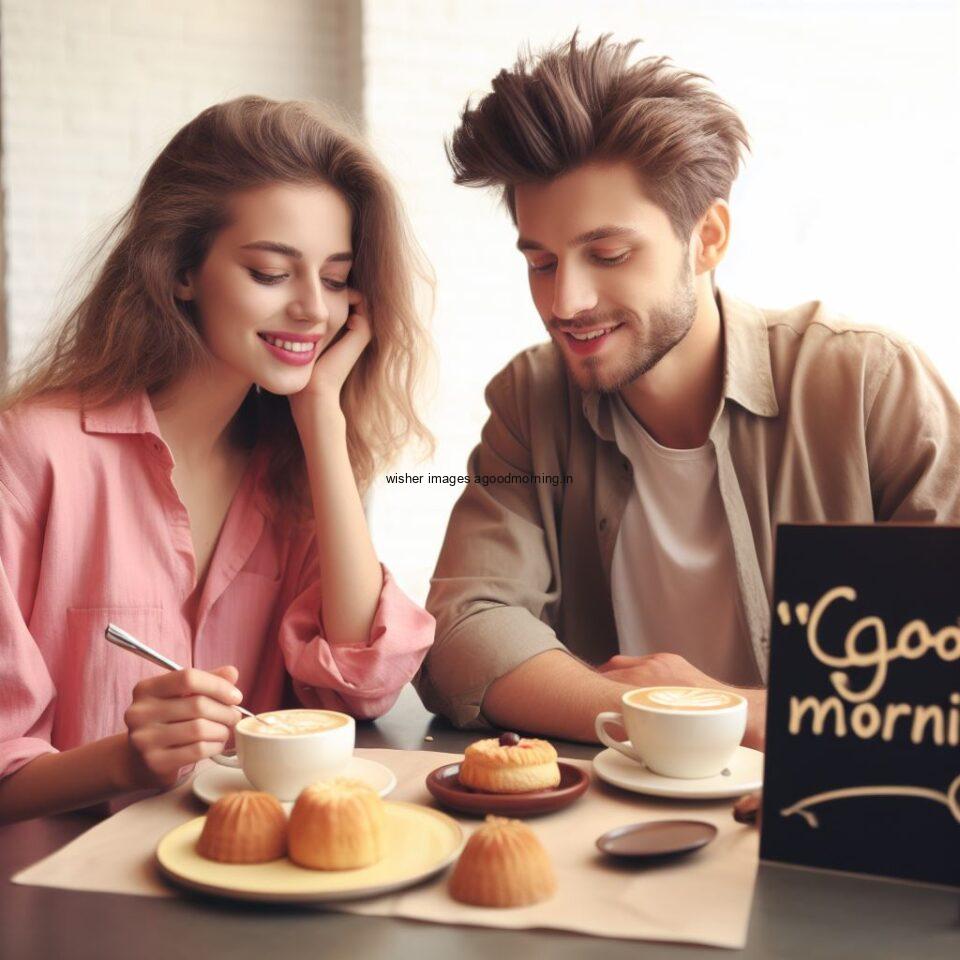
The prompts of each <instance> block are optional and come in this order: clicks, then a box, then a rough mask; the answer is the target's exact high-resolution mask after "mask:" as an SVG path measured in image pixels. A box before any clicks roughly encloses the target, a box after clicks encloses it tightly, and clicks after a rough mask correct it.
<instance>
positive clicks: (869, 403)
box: [414, 294, 960, 726]
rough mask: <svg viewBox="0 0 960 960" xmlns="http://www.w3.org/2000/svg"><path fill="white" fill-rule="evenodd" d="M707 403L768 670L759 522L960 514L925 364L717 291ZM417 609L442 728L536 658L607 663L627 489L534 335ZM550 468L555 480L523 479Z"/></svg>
mask: <svg viewBox="0 0 960 960" xmlns="http://www.w3.org/2000/svg"><path fill="white" fill-rule="evenodd" d="M719 303H720V312H721V317H722V321H723V326H724V345H725V375H724V388H723V399H722V402H721V406H720V410H719V412H718V415H717V418H716V420H715V421H714V424H713V427H712V429H711V431H710V439H709V442H711V443H713V444H714V446H715V447H716V453H717V463H718V478H719V484H720V494H721V497H722V499H723V505H724V509H725V511H726V514H727V519H728V521H729V523H730V530H731V533H732V536H733V544H734V555H735V559H736V565H737V580H738V583H739V587H740V593H741V598H742V605H743V613H744V619H745V622H746V625H747V629H748V630H749V634H750V636H749V639H750V643H751V647H752V650H753V654H754V656H755V658H756V662H757V667H758V669H759V671H760V674H761V676H764V677H765V676H766V675H767V659H768V652H769V642H770V605H771V599H772V595H773V546H774V534H775V531H776V527H777V524H778V523H786V522H802V521H810V522H833V521H847V522H856V523H870V522H873V521H874V520H884V521H886V520H898V521H938V522H950V523H957V522H960V407H958V404H957V401H956V400H955V399H954V397H953V396H952V395H951V393H950V391H949V389H948V388H947V387H946V385H945V384H944V382H943V380H942V379H941V378H940V376H939V375H938V374H937V372H936V370H935V369H934V368H933V366H932V364H931V363H930V361H929V360H928V359H927V358H926V357H925V356H923V355H922V354H921V353H920V352H919V351H918V350H917V349H916V348H915V347H913V346H911V345H910V344H909V343H907V342H906V341H904V340H902V339H901V338H899V337H897V336H895V335H893V334H891V333H889V332H887V331H884V330H881V329H877V328H872V327H864V326H858V325H854V324H852V323H849V322H847V321H846V320H843V319H841V318H837V317H835V316H831V315H830V314H828V313H827V312H826V311H825V310H824V309H823V307H822V306H821V305H820V304H819V303H808V304H804V305H802V306H799V307H796V308H794V309H791V310H782V311H774V310H760V309H758V308H756V307H752V306H749V305H748V304H746V303H742V302H738V301H736V300H734V299H732V298H730V297H727V296H725V295H723V294H720V295H719ZM486 399H487V404H488V406H489V408H490V418H489V419H488V420H487V423H486V424H485V426H484V428H483V433H482V436H481V440H480V444H479V445H478V446H477V447H476V448H475V449H474V451H473V453H472V454H471V456H470V461H469V470H468V473H469V474H470V476H471V478H476V477H477V476H486V477H490V476H493V477H495V478H497V482H492V483H488V484H482V483H476V482H471V483H470V484H469V485H468V486H467V488H466V490H465V491H464V493H463V494H462V496H461V497H460V499H459V500H458V501H457V504H456V506H455V507H454V510H453V513H452V515H451V517H450V523H449V526H448V528H447V534H446V538H445V540H444V544H443V549H442V551H441V553H440V559H439V561H438V563H437V569H436V571H435V574H434V578H433V581H432V587H431V590H430V595H429V597H428V598H427V609H428V610H429V611H430V612H431V613H432V614H433V615H434V616H435V617H436V619H437V634H436V641H435V642H434V645H433V647H432V649H431V651H430V653H429V654H428V656H427V659H426V661H425V663H424V665H423V667H422V668H421V670H420V673H419V674H418V675H417V677H416V679H415V680H414V683H415V684H416V686H417V689H418V690H419V692H420V695H421V697H422V698H423V701H424V703H425V704H426V706H427V707H428V708H429V709H430V710H433V711H435V712H437V713H441V714H444V715H445V716H447V717H449V718H450V719H451V720H452V721H453V722H454V723H456V724H457V725H459V726H485V725H486V721H485V720H484V718H483V716H482V714H481V712H480V708H481V704H482V702H483V697H484V694H485V693H486V690H487V688H488V687H489V686H490V684H491V683H493V681H494V680H496V679H497V678H498V677H501V676H503V675H504V674H506V673H509V672H510V671H511V670H513V669H514V668H515V667H517V666H519V665H520V664H521V663H523V662H524V661H525V660H527V659H529V658H530V657H533V656H535V655H536V654H539V653H542V652H543V651H545V650H551V649H561V650H563V649H567V650H569V651H571V652H572V653H574V654H575V655H577V656H578V657H580V658H582V659H583V660H585V661H587V662H590V663H600V662H602V661H604V660H606V659H608V658H609V657H611V656H612V655H614V654H615V653H617V652H618V649H619V648H618V643H617V633H616V627H615V625H614V618H613V604H612V601H611V597H610V565H611V562H612V558H613V549H614V545H615V543H616V540H617V531H618V530H619V527H620V519H621V517H622V515H623V510H624V507H625V505H626V502H627V498H628V497H629V495H630V492H631V490H632V487H633V477H632V472H631V471H632V467H631V465H630V463H629V461H628V460H627V458H626V457H625V456H624V455H623V454H622V453H620V451H619V449H618V448H617V446H616V443H615V442H614V433H613V428H612V424H611V415H610V409H609V403H608V399H607V398H606V397H605V396H603V395H602V394H598V393H587V394H584V393H583V392H581V391H580V390H579V388H578V387H577V386H576V385H575V384H574V383H573V382H572V381H571V380H570V379H569V378H568V376H567V374H566V369H565V366H564V363H563V359H562V357H561V355H560V353H559V350H558V349H557V348H556V347H555V346H554V345H553V343H552V342H551V343H547V344H542V345H540V346H536V347H533V348H531V349H529V350H526V351H524V352H523V353H521V354H519V355H518V356H517V357H515V358H514V359H513V360H512V361H511V362H510V364H509V365H508V366H507V367H506V368H505V369H504V370H502V371H501V372H500V373H499V374H497V376H496V377H494V378H493V380H492V381H491V382H490V384H489V385H488V387H487V391H486ZM551 476H555V477H561V476H566V477H567V478H568V481H569V482H567V483H565V484H562V483H558V484H557V485H553V484H552V483H551V482H539V483H531V482H525V481H528V480H530V479H531V478H532V477H539V478H540V480H541V481H544V480H547V481H548V480H549V478H550V477H551Z"/></svg>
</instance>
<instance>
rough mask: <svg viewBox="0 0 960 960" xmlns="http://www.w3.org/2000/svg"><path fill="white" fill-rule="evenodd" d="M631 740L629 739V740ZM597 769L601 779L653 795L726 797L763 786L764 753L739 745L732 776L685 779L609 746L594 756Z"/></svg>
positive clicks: (678, 798)
mask: <svg viewBox="0 0 960 960" xmlns="http://www.w3.org/2000/svg"><path fill="white" fill-rule="evenodd" d="M627 742H628V743H629V742H630V741H629V740H628V741H627ZM593 769H594V770H595V771H596V774H597V776H598V777H599V778H600V779H601V780H606V781H607V783H612V784H613V785H614V786H615V787H622V788H623V789H624V790H632V791H633V792H634V793H646V794H649V795H650V796H652V797H672V798H674V799H677V800H722V799H726V798H728V797H742V796H743V795H744V794H745V793H752V792H753V791H754V790H759V789H760V787H761V786H763V754H762V753H761V752H760V751H759V750H751V749H750V748H749V747H737V752H736V753H735V754H734V755H733V759H732V760H731V761H730V763H729V765H728V766H727V771H729V773H728V775H726V776H725V775H724V774H718V775H717V776H715V777H704V778H702V779H697V780H683V779H680V778H678V777H661V776H660V775H659V774H657V773H651V772H650V771H649V770H648V769H647V768H646V767H644V766H641V765H640V764H639V763H636V762H635V761H633V760H629V759H628V758H627V757H625V756H624V755H623V754H622V753H618V752H617V751H616V750H613V749H612V748H607V749H606V750H603V751H602V752H600V753H598V754H597V755H596V756H595V757H594V758H593Z"/></svg>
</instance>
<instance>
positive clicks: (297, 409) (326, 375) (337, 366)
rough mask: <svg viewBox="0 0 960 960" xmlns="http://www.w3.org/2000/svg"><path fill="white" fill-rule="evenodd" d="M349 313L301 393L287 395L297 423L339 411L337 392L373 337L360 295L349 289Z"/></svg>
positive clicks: (320, 357)
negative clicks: (318, 415)
mask: <svg viewBox="0 0 960 960" xmlns="http://www.w3.org/2000/svg"><path fill="white" fill-rule="evenodd" d="M347 296H348V299H349V303H350V312H349V314H348V315H347V319H346V322H345V323H344V325H343V329H342V331H341V333H340V335H339V336H338V337H337V338H336V339H334V341H333V342H331V343H330V345H329V346H327V348H326V349H325V350H324V351H323V353H321V354H320V356H319V357H318V358H317V360H316V361H315V362H314V365H313V374H312V376H311V377H310V380H309V382H308V383H307V385H306V387H304V388H303V390H301V391H299V392H298V393H295V394H292V395H291V396H290V409H291V411H292V413H293V418H294V420H295V421H296V422H297V423H298V424H300V423H303V422H304V421H305V420H306V419H307V418H309V417H311V416H312V415H314V414H318V413H319V414H322V413H326V412H330V411H337V412H339V411H340V392H341V391H342V390H343V384H344V382H345V381H346V379H347V376H348V375H349V373H350V371H351V370H352V369H353V367H354V364H356V362H357V360H358V359H359V358H360V354H361V353H363V351H364V350H365V349H366V347H367V344H369V343H370V340H371V338H372V335H373V334H372V330H371V327H370V320H369V317H368V316H367V308H366V303H365V301H364V298H363V294H361V293H359V292H358V291H356V290H352V289H350V290H348V291H347Z"/></svg>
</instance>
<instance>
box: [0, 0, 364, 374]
mask: <svg viewBox="0 0 960 960" xmlns="http://www.w3.org/2000/svg"><path fill="white" fill-rule="evenodd" d="M355 6H356V5H355V4H353V3H351V2H350V0H327V2H323V3H317V2H315V0H276V2H264V0H163V2H156V0H2V4H0V30H2V47H0V69H2V78H0V90H2V97H3V99H2V105H0V112H2V121H3V136H2V140H3V156H2V167H0V177H2V182H3V189H4V198H5V216H4V240H5V245H6V250H7V261H6V265H5V277H4V282H5V288H6V289H5V294H6V307H7V311H6V312H7V335H8V344H9V352H10V359H11V361H12V363H13V364H17V363H19V362H20V361H21V360H22V358H23V357H24V356H25V355H26V353H27V352H28V350H29V348H30V347H31V346H32V345H33V343H34V342H35V341H36V339H37V337H38V335H39V333H40V331H41V330H42V329H43V327H44V325H45V324H46V323H47V321H48V319H49V318H50V317H51V315H52V314H53V313H54V312H55V309H56V305H57V302H58V300H59V299H60V294H61V293H64V294H65V293H66V291H65V290H63V288H64V284H65V283H66V281H67V280H68V279H70V278H71V277H72V276H73V275H74V274H75V273H76V269H77V267H78V265H79V262H80V259H81V255H82V254H83V253H84V252H85V251H87V250H88V249H89V248H90V246H91V243H92V241H93V240H94V239H95V238H96V236H97V235H98V234H99V232H100V231H101V230H102V229H103V228H104V227H105V226H106V225H108V224H109V223H110V221H111V220H113V218H114V217H115V216H116V215H117V214H118V213H119V212H120V211H121V210H122V208H123V207H124V206H125V205H126V204H127V203H128V202H129V201H130V199H131V198H132V197H133V194H134V192H135V190H136V187H137V184H138V182H139V180H140V178H141V177H142V176H143V174H144V173H145V172H146V169H147V167H148V166H149V164H150V162H151V161H152V160H153V158H154V157H155V156H156V154H157V153H159V151H160V149H161V148H162V147H163V145H164V144H165V143H166V141H167V140H169V139H170V137H171V136H172V135H173V134H174V133H175V132H176V130H177V129H178V128H179V127H180V126H182V125H183V124H184V123H186V122H187V121H188V120H189V119H191V118H192V117H193V116H195V115H196V114H197V113H199V112H200V110H202V109H203V108H204V107H207V106H209V105H210V104H212V103H216V102H218V101H220V100H226V99H229V98H230V97H234V96H239V95H241V94H246V93H259V94H263V95H265V96H273V97H319V98H325V99H330V100H333V101H335V102H338V103H341V104H344V105H345V106H346V107H350V106H356V105H357V103H358V100H359V89H358V87H359V84H358V76H359V75H358V71H357V62H356V61H357V60H358V58H357V56H356V42H354V43H353V45H352V47H351V42H350V27H351V21H352V19H353V16H352V13H351V11H352V9H354V8H355ZM351 87H355V88H356V89H351Z"/></svg>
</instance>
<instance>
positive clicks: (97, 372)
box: [0, 96, 432, 519]
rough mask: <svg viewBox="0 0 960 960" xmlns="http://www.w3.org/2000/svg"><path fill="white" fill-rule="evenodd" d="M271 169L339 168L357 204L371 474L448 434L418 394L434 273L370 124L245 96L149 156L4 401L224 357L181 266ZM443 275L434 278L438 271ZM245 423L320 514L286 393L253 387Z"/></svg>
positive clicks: (352, 394)
mask: <svg viewBox="0 0 960 960" xmlns="http://www.w3.org/2000/svg"><path fill="white" fill-rule="evenodd" d="M269 183H324V184H329V185H330V186H332V187H334V188H335V189H336V190H338V191H339V192H340V193H341V194H342V195H343V197H344V198H345V199H346V201H347V203H348V204H349V206H350V209H351V213H352V221H353V222H352V233H353V236H352V241H353V251H354V262H353V268H352V271H351V275H350V285H351V286H352V287H354V288H355V289H357V290H359V291H360V292H361V293H363V294H364V295H365V297H366V301H367V305H368V310H369V317H370V321H371V326H372V328H373V339H372V342H371V343H370V345H369V346H368V347H367V348H366V350H364V352H363V354H362V355H361V356H360V359H359V360H358V361H357V363H356V365H355V367H354V368H353V370H352V371H351V372H350V375H349V376H348V378H347V380H346V383H345V384H344V388H343V393H342V404H343V409H344V414H345V417H346V421H347V448H348V451H349V454H350V461H351V463H352V465H353V471H354V475H355V477H356V480H357V484H358V486H359V487H360V489H361V490H365V489H366V488H367V487H368V486H369V484H370V482H371V481H372V479H373V477H374V476H375V474H376V473H377V472H379V471H380V470H382V469H383V468H384V467H385V466H386V465H387V464H388V463H389V462H390V461H391V460H392V459H393V458H394V457H395V456H396V455H397V454H398V453H399V451H400V449H401V447H403V446H404V445H405V444H406V442H407V441H408V440H410V439H411V438H415V439H417V440H419V441H421V442H422V443H423V444H424V445H425V446H427V447H428V448H429V447H430V446H431V445H432V438H431V437H430V434H429V432H428V431H427V429H426V427H425V426H424V424H423V423H422V422H421V421H420V419H419V417H418V416H417V413H416V411H415V409H414V406H413V399H412V398H413V393H414V387H415V384H416V380H417V377H418V374H419V372H420V367H421V361H422V360H423V359H424V357H425V353H426V350H427V345H426V337H425V335H424V331H423V327H422V326H421V323H420V320H419V317H418V312H417V308H416V304H415V294H416V291H415V282H416V280H417V278H421V279H423V280H426V281H427V283H428V284H430V283H431V275H430V271H429V268H428V266H427V265H426V263H425V261H424V259H423V256H422V254H421V253H420V251H419V248H418V247H417V245H416V243H415V242H414V241H413V239H412V237H411V235H410V232H409V230H408V227H407V223H406V219H405V217H404V214H403V211H402V208H401V206H400V203H399V200H398V198H397V195H396V192H395V190H394V188H393V186H392V184H391V183H390V180H389V178H388V176H387V174H386V172H385V171H384V169H383V168H382V166H381V165H380V163H379V162H378V161H377V160H376V159H375V157H374V156H373V155H372V153H371V151H370V150H369V149H368V148H367V147H366V146H365V145H364V143H363V142H362V141H361V139H360V138H359V136H358V135H356V134H355V133H353V132H352V131H351V130H350V129H348V128H347V126H346V125H345V124H343V123H342V122H340V121H339V120H337V119H335V118H334V117H333V116H330V115H327V113H326V112H324V111H323V110H322V109H321V108H320V107H319V106H317V105H316V104H312V103H308V102H303V101H275V100H267V99H265V98H263V97H254V96H247V97H239V98H238V99H236V100H231V101H229V102H227V103H220V104H217V105H215V106H212V107H209V108H207V109H206V110H204V111H203V112H202V113H200V114H199V115H198V116H197V117H195V118H194V119H193V120H191V121H190V122H189V123H188V124H187V125H186V126H184V127H183V128H182V129H181V130H180V131H179V132H178V133H177V134H176V135H175V136H174V137H173V139H172V140H171V141H170V143H169V144H167V146H166V147H165V148H164V150H163V151H162V152H161V154H160V155H159V156H158V157H157V159H156V160H155V161H154V162H153V164H152V166H151V167H150V169H149V170H148V171H147V174H146V176H145V177H144V178H143V182H142V183H141V185H140V189H139V190H138V191H137V195H136V196H135V197H134V199H133V202H132V203H131V204H130V206H129V208H128V209H127V210H126V211H125V212H124V213H123V215H122V216H121V217H120V219H119V221H118V222H117V223H116V225H115V226H114V227H113V229H112V230H111V232H110V234H109V235H108V237H107V239H106V240H105V241H104V243H103V244H102V245H101V250H102V249H104V248H105V247H107V246H108V245H109V244H110V242H111V240H114V243H113V246H112V249H110V252H109V255H108V256H107V257H106V260H105V262H104V264H103V267H102V268H101V269H100V271H99V273H98V274H97V276H96V279H95V280H94V282H93V284H92V286H91V287H90V289H89V292H88V293H86V294H85V296H84V297H83V298H82V299H81V300H80V302H79V303H78V304H77V305H76V306H75V307H74V308H73V309H72V310H71V311H70V313H69V314H68V316H67V317H66V319H65V321H64V322H63V324H62V325H61V326H60V327H58V328H57V329H56V330H55V331H54V333H53V334H52V335H51V336H50V337H49V338H48V339H47V341H46V342H45V343H44V344H43V345H42V346H41V348H40V350H39V351H38V353H37V354H36V355H35V357H34V359H33V361H32V362H31V363H30V365H29V366H28V367H26V368H25V369H24V371H23V373H22V375H21V376H20V377H19V378H17V380H15V382H14V383H13V384H12V386H11V388H10V389H9V390H8V391H7V393H6V395H5V396H4V397H3V399H2V401H0V410H2V409H7V408H9V407H11V406H13V405H15V404H18V403H22V402H24V401H27V400H31V399H37V398H42V397H49V396H52V395H58V396H59V395H61V394H62V395H64V396H73V397H77V398H80V399H81V400H82V402H83V404H84V405H85V406H89V407H97V406H104V405H108V404H111V403H114V402H117V401H119V400H121V399H123V398H124V397H127V396H129V395H130V394H132V393H134V392H137V391H140V390H143V389H145V390H147V391H148V393H152V392H154V391H157V390H160V389H162V388H163V387H166V386H168V385H169V384H171V383H174V382H175V381H176V380H177V378H178V377H179V376H180V375H182V374H183V373H184V372H185V371H186V370H187V369H189V368H191V367H192V366H193V365H195V364H202V363H204V362H205V360H206V359H207V358H208V351H207V348H206V346H205V344H204V342H203V340H202V339H201V337H200V334H199V332H198V329H197V326H196V323H195V321H194V319H193V317H192V315H191V311H190V307H189V306H188V305H187V304H185V303H184V302H182V301H179V300H177V299H176V297H175V295H174V290H175V282H176V278H177V276H178V275H181V274H182V273H183V272H184V271H187V270H191V269H193V268H195V267H198V266H199V265H200V264H201V263H202V262H203V260H204V258H205V257H206V255H207V252H208V250H209V248H210V245H211V243H212V241H213V239H214V237H215V236H216V234H217V232H218V231H219V230H220V229H222V228H223V227H224V226H225V224H226V223H227V217H228V201H229V198H230V197H231V195H233V194H236V193H238V192H240V191H243V190H248V189H251V188H254V187H258V186H262V185H265V184H269ZM431 285H432V284H431ZM234 436H236V437H237V438H238V439H239V440H240V442H242V443H244V444H246V445H248V446H252V445H253V444H254V443H256V442H257V441H258V440H259V441H260V442H263V443H265V444H269V445H270V448H271V449H270V454H271V455H270V457H269V466H268V468H267V471H268V472H267V481H268V489H269V490H270V492H271V494H272V499H273V500H274V505H275V506H280V507H283V512H284V513H285V514H286V515H287V516H289V515H290V514H289V511H291V510H292V511H293V515H294V516H295V517H297V518H299V519H306V517H307V516H309V488H308V486H307V477H306V469H305V463H304V458H303V449H302V447H301V445H300V442H299V438H298V435H297V431H296V426H295V424H294V422H293V417H292V415H291V413H290V405H289V402H288V401H287V399H286V397H283V396H276V395H273V394H270V393H267V392H266V391H261V390H257V389H256V388H252V389H251V391H250V393H249V395H248V396H247V397H246V399H245V400H244V403H243V405H242V406H241V408H240V410H239V412H238V414H237V417H236V420H235V423H234Z"/></svg>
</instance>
